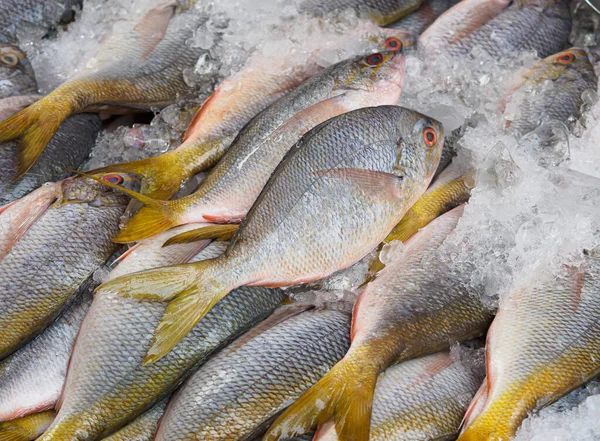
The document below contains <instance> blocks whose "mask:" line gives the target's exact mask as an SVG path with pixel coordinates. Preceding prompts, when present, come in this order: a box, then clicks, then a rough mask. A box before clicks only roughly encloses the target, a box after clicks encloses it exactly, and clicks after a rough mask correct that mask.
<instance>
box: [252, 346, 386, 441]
mask: <svg viewBox="0 0 600 441" xmlns="http://www.w3.org/2000/svg"><path fill="white" fill-rule="evenodd" d="M378 374H379V369H378V368H377V367H376V366H374V365H373V366H371V365H367V363H365V360H359V359H357V358H356V357H355V356H353V355H351V354H347V355H346V357H344V359H342V360H341V361H340V362H339V363H338V364H336V365H335V366H334V367H333V369H331V371H330V372H329V373H328V374H326V375H325V376H324V377H323V378H321V379H320V380H319V381H318V382H317V383H316V384H315V385H314V386H313V387H311V388H310V389H309V390H308V391H307V392H306V393H304V395H302V396H301V397H300V399H298V401H296V402H295V403H294V404H292V405H291V406H290V407H288V408H287V409H286V410H285V411H284V412H283V413H282V414H281V416H279V418H277V420H276V421H275V422H274V423H273V425H272V426H271V427H270V428H269V430H268V431H267V433H266V434H265V436H264V438H263V441H276V440H280V439H287V438H291V437H293V436H296V435H301V434H304V433H308V432H310V431H312V430H313V429H314V428H316V427H317V426H319V425H323V424H325V423H327V422H328V421H330V420H334V422H335V429H336V432H337V435H338V439H339V440H340V441H368V440H369V429H370V422H371V410H372V406H373V393H374V391H375V384H376V382H377V375H378Z"/></svg>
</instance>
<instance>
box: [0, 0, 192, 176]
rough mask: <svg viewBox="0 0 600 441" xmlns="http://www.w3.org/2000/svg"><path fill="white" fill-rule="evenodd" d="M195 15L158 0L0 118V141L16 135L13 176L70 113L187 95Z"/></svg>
mask: <svg viewBox="0 0 600 441" xmlns="http://www.w3.org/2000/svg"><path fill="white" fill-rule="evenodd" d="M197 15H198V14H194V12H193V11H186V10H185V8H183V7H178V4H177V2H176V1H174V0H168V1H166V2H163V3H161V4H158V5H157V6H155V7H154V8H152V9H150V10H149V11H148V12H146V14H145V15H144V16H143V17H142V18H141V19H139V20H138V21H137V22H134V20H131V21H130V22H128V25H127V26H125V25H123V30H122V31H121V32H116V31H115V32H113V33H111V34H110V35H108V36H107V37H106V38H104V39H103V44H102V47H101V48H100V50H99V53H98V54H97V56H96V57H95V58H94V59H93V60H94V61H95V64H94V65H93V66H89V67H87V68H86V69H85V70H84V71H83V72H81V73H79V74H78V75H76V76H75V77H73V78H71V79H70V80H67V81H66V82H65V83H63V84H62V85H60V86H59V87H58V88H56V89H55V90H53V91H52V92H50V93H49V94H48V95H46V96H45V97H43V98H42V99H40V100H38V101H36V102H35V103H33V104H32V105H30V106H29V107H27V108H25V109H23V110H22V111H20V112H19V113H17V114H16V115H13V116H11V117H10V118H8V119H7V120H5V121H3V122H0V142H6V141H11V140H14V139H19V143H20V152H19V161H18V169H17V177H19V176H21V175H23V174H24V173H25V172H26V171H27V170H29V168H31V166H32V165H33V164H34V163H35V161H36V160H37V159H38V157H39V156H40V154H41V153H42V151H43V150H44V148H45V147H46V145H47V144H48V142H49V141H50V139H52V136H53V135H54V133H55V132H56V130H57V129H58V128H59V126H60V125H61V124H62V122H63V121H64V120H65V119H66V118H67V117H68V116H69V115H72V114H73V113H78V112H81V111H83V110H84V109H85V108H86V107H89V106H93V105H98V104H103V105H112V106H127V107H130V108H131V107H133V108H135V109H140V108H142V109H150V108H152V107H164V106H167V105H169V104H172V103H173V102H174V101H175V100H176V99H179V98H184V97H186V96H188V95H190V94H191V93H192V90H191V88H190V87H189V86H188V85H187V83H186V82H185V81H184V78H183V70H184V69H185V68H193V67H194V65H195V64H196V62H197V60H198V58H199V56H200V54H201V51H202V50H201V49H200V48H197V47H192V45H190V44H187V40H188V39H191V38H192V35H193V32H194V31H195V29H196V27H195V26H194V23H195V22H196V21H197V20H198V17H197ZM125 28H126V29H125Z"/></svg>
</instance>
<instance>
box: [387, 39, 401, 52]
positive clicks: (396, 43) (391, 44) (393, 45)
mask: <svg viewBox="0 0 600 441" xmlns="http://www.w3.org/2000/svg"><path fill="white" fill-rule="evenodd" d="M385 47H387V48H388V49H391V50H393V51H399V50H402V42H401V41H400V40H398V39H397V38H396V37H390V38H388V39H387V40H385Z"/></svg>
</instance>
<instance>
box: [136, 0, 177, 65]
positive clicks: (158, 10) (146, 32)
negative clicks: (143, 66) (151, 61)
mask: <svg viewBox="0 0 600 441" xmlns="http://www.w3.org/2000/svg"><path fill="white" fill-rule="evenodd" d="M176 7H177V2H176V1H175V0H169V1H166V2H164V3H162V4H160V5H158V6H156V7H155V8H153V9H151V10H150V11H148V12H147V13H146V15H144V17H143V18H142V19H141V20H140V21H139V22H138V23H137V24H136V25H135V27H134V30H135V31H136V32H137V33H138V34H139V36H140V39H141V44H142V48H143V52H142V59H144V58H146V57H147V56H148V55H150V53H151V52H152V51H153V50H154V48H155V47H156V45H157V44H158V43H160V42H161V40H162V39H163V38H164V36H165V34H166V33H167V27H168V26H169V22H170V21H171V18H173V15H175V9H176Z"/></svg>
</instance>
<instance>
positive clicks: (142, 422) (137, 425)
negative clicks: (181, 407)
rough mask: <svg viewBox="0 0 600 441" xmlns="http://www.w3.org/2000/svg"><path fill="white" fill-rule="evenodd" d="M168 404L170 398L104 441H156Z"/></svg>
mask: <svg viewBox="0 0 600 441" xmlns="http://www.w3.org/2000/svg"><path fill="white" fill-rule="evenodd" d="M167 402H168V398H165V399H164V400H162V401H161V402H159V403H158V404H157V405H155V406H153V407H152V408H151V409H150V410H148V411H146V412H144V413H143V414H142V415H140V416H139V417H137V418H136V419H135V420H133V421H132V422H131V423H129V424H128V425H126V426H125V427H123V428H122V429H121V430H119V431H118V432H115V433H113V434H112V435H110V436H107V437H106V438H103V440H102V441H154V437H155V436H156V430H157V429H158V422H159V420H160V419H161V418H162V416H163V413H164V411H165V407H166V406H167Z"/></svg>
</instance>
